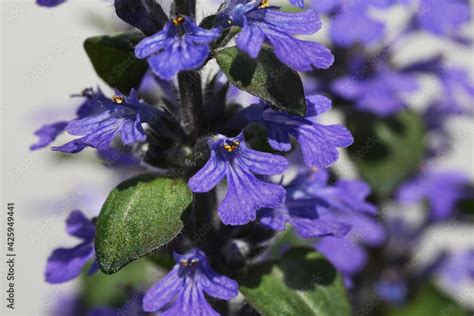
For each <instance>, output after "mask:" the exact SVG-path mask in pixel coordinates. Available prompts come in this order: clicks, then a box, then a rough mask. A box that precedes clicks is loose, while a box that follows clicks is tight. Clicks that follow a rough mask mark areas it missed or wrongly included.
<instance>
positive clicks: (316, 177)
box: [259, 169, 385, 286]
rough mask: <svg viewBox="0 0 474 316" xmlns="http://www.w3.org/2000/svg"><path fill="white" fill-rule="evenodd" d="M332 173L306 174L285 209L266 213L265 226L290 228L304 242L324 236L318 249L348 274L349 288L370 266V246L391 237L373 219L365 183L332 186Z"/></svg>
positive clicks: (263, 216) (342, 182)
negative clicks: (367, 250)
mask: <svg viewBox="0 0 474 316" xmlns="http://www.w3.org/2000/svg"><path fill="white" fill-rule="evenodd" d="M328 177H329V174H328V171H327V170H325V169H322V170H319V171H317V172H312V171H310V172H302V173H300V175H299V176H298V177H297V178H296V179H295V180H294V181H293V182H292V183H290V184H289V185H288V187H287V192H288V193H287V199H286V201H285V204H284V206H281V207H279V208H277V209H275V210H269V209H264V210H262V211H260V213H259V216H260V222H261V223H263V224H266V225H268V226H270V227H272V228H274V229H276V230H283V229H284V228H285V224H286V223H287V222H288V223H290V224H291V225H292V226H293V227H294V228H295V230H296V232H297V233H298V234H299V235H300V236H301V237H303V238H310V237H322V238H321V239H320V240H319V241H318V242H317V243H316V244H315V248H316V249H317V250H318V251H320V252H321V253H323V254H324V255H325V256H326V257H327V258H328V259H329V260H330V261H331V263H332V264H333V265H334V266H335V267H336V268H337V269H338V270H339V271H340V272H341V273H342V274H343V276H344V279H345V282H346V285H347V286H351V284H352V280H351V276H352V275H353V274H355V273H357V272H359V271H360V270H361V269H362V268H363V267H364V265H365V263H366V260H367V253H366V251H365V249H364V247H363V246H364V245H369V246H375V245H379V244H380V243H381V242H382V241H383V240H384V238H385V232H384V230H383V227H382V225H380V224H379V223H377V222H376V220H375V219H374V218H373V216H374V215H375V214H376V212H377V210H376V208H375V207H374V205H372V204H370V203H368V202H366V201H365V199H366V197H367V195H368V194H369V193H370V189H369V187H368V186H367V184H365V183H364V182H362V181H347V180H339V181H338V182H336V183H335V184H334V185H328Z"/></svg>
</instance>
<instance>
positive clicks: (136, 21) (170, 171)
mask: <svg viewBox="0 0 474 316" xmlns="http://www.w3.org/2000/svg"><path fill="white" fill-rule="evenodd" d="M63 2H64V0H63V1H41V0H37V3H38V4H39V5H41V6H46V7H53V6H56V5H59V4H61V3H63ZM289 2H290V4H291V5H293V6H295V7H297V8H298V9H296V8H292V10H286V9H285V8H280V7H278V6H275V5H273V4H272V3H270V2H269V1H268V0H226V1H225V2H224V3H222V4H221V5H220V6H219V8H218V9H217V11H216V12H214V13H213V14H212V15H209V16H205V17H203V19H202V20H201V21H198V20H197V19H196V7H195V2H194V1H189V0H176V1H173V5H172V6H171V10H170V13H169V14H167V13H166V12H165V10H164V9H163V7H162V6H161V5H160V4H159V3H158V2H156V1H154V0H146V1H145V0H144V1H134V0H115V2H114V9H115V12H116V13H117V16H118V17H119V18H120V19H122V20H123V21H125V22H126V23H128V24H129V30H127V32H124V33H122V34H120V35H118V36H105V37H103V38H102V37H101V38H98V39H97V38H94V40H93V41H86V45H85V47H86V51H87V53H88V54H89V57H90V59H91V62H92V63H93V65H94V68H95V69H96V71H97V73H98V75H99V76H100V77H101V78H102V79H104V80H105V81H106V82H107V83H108V84H109V85H111V88H113V91H114V92H113V93H110V94H109V95H110V96H107V94H108V93H105V92H103V91H102V90H100V89H86V90H84V91H83V92H82V93H81V94H80V95H78V96H77V97H79V98H82V99H83V102H82V104H81V105H80V106H79V108H78V109H77V110H76V113H75V116H74V117H73V118H72V119H70V120H61V121H58V122H53V123H51V124H47V125H44V126H43V127H41V128H40V129H38V130H37V131H36V132H35V135H36V136H38V138H39V139H38V141H37V142H36V143H35V144H33V145H32V146H31V150H38V149H41V148H45V147H50V148H51V150H53V151H56V152H62V153H66V154H78V153H80V152H82V151H84V150H86V149H87V150H90V149H94V150H96V151H97V152H98V153H99V155H98V156H99V158H100V159H103V160H113V161H114V162H117V164H116V165H115V166H116V167H120V166H122V165H130V164H133V165H134V166H135V167H136V169H137V170H138V171H140V172H145V173H147V174H148V176H147V177H134V178H133V179H130V180H129V181H127V182H124V183H122V184H120V185H118V186H117V187H116V188H115V189H114V190H113V191H112V192H111V194H110V195H109V197H108V198H107V201H106V202H105V203H104V205H103V206H102V207H101V211H100V214H99V215H98V217H97V219H95V218H94V219H92V220H89V219H87V218H86V217H85V216H84V215H83V214H82V213H81V212H79V211H74V212H72V213H71V214H70V216H69V217H68V219H67V232H68V234H69V235H71V236H74V237H77V238H79V239H81V243H80V244H79V245H78V246H76V247H74V248H71V249H63V248H60V249H57V250H55V251H54V252H53V253H52V255H51V256H50V257H49V259H48V263H47V268H46V273H45V276H46V281H47V282H49V283H61V282H66V281H69V280H71V279H73V278H75V277H77V276H78V275H79V274H80V271H81V269H82V268H83V267H84V266H85V265H86V264H87V263H88V262H92V266H91V267H90V268H89V273H90V274H91V273H94V272H97V271H98V270H99V268H100V270H102V271H103V272H105V273H106V274H115V273H116V272H117V271H118V270H120V269H121V268H122V267H124V266H125V265H127V264H128V263H129V262H131V261H134V260H136V259H138V258H139V257H143V256H148V257H149V258H150V259H151V260H149V261H150V262H154V263H156V265H157V266H158V267H159V269H161V270H165V271H166V275H165V276H164V277H162V278H161V279H160V280H158V281H157V282H156V283H155V284H154V285H153V286H152V287H151V288H149V289H148V290H147V291H146V292H145V291H144V289H143V288H142V287H140V288H138V287H136V286H135V285H134V286H135V288H134V291H135V292H136V293H138V297H139V304H138V305H140V306H139V307H138V309H139V311H140V312H139V313H159V315H177V314H183V315H219V314H221V313H224V314H232V315H237V314H239V315H243V314H245V313H246V312H249V311H250V312H255V311H258V312H260V313H262V314H268V315H274V314H275V313H271V312H268V310H267V309H266V308H268V306H266V304H267V303H266V300H264V299H262V301H263V302H264V303H261V302H260V301H259V299H258V298H257V299H255V297H254V296H252V295H255V292H257V293H258V295H264V294H266V293H267V292H268V293H269V295H270V296H269V297H272V295H275V296H276V297H275V299H278V297H280V296H281V297H282V300H284V304H288V306H289V307H288V308H290V309H291V308H293V307H294V306H293V305H294V302H292V301H291V300H292V299H295V300H297V298H292V296H291V294H292V292H294V291H304V292H308V291H316V292H317V291H320V286H321V287H323V286H328V285H327V284H329V283H331V282H341V286H337V285H335V286H334V287H335V288H341V289H342V284H343V283H344V285H345V287H346V288H347V289H348V290H352V291H354V293H355V291H357V290H361V291H363V292H364V293H365V292H370V291H375V292H377V295H379V297H381V298H383V299H384V300H386V301H388V302H392V303H396V304H402V303H404V302H405V301H406V300H407V298H408V297H409V295H410V294H411V293H409V291H411V290H412V289H410V288H409V285H411V283H413V282H414V281H413V280H421V279H423V280H429V279H432V278H433V277H438V278H441V279H442V280H443V282H444V283H449V284H450V285H451V286H452V285H453V284H455V283H461V282H464V281H465V280H469V279H474V273H473V271H474V269H473V267H472V264H471V263H472V258H473V252H472V249H463V250H462V251H458V252H449V251H445V252H443V256H440V257H439V258H437V259H436V260H434V262H430V263H428V264H427V266H428V267H427V268H426V269H403V268H400V267H399V266H397V264H398V263H402V264H406V265H408V264H409V262H410V259H411V256H410V254H412V253H413V249H414V248H413V247H415V241H419V240H421V238H422V236H423V234H424V232H425V231H426V229H427V228H429V227H431V226H433V224H434V223H440V222H441V223H442V222H443V221H446V220H451V219H453V218H456V216H457V215H458V214H460V213H461V212H462V210H460V206H459V204H460V202H462V201H465V200H469V199H472V198H473V196H474V194H473V190H472V187H470V186H469V183H470V179H469V178H468V177H467V176H465V175H463V174H460V173H456V172H449V171H448V172H431V171H430V172H428V171H427V170H426V168H427V166H429V163H430V160H429V159H433V158H436V157H439V155H440V153H443V152H445V151H446V150H447V147H448V146H446V142H444V143H443V142H441V144H440V142H439V139H437V138H442V140H446V139H448V137H449V132H448V129H447V128H446V125H447V123H446V122H447V121H448V119H450V118H451V117H454V116H457V115H465V116H469V115H472V109H470V108H469V107H467V106H466V100H467V103H469V102H472V100H473V99H474V85H472V84H471V82H470V80H469V76H468V74H467V73H466V72H465V71H464V70H463V69H462V68H459V67H452V66H450V65H449V60H448V58H447V57H446V56H443V55H441V54H440V55H439V56H434V57H430V58H427V59H424V60H416V61H410V62H408V63H406V64H404V65H403V66H400V65H398V64H397V63H396V62H395V57H396V53H397V52H396V50H395V49H396V48H397V47H398V46H399V43H400V42H401V41H402V40H403V39H404V38H406V37H408V36H410V35H411V34H413V33H419V32H427V33H429V34H431V35H433V36H436V37H439V38H443V39H446V40H448V41H449V42H451V43H456V45H461V46H463V45H464V46H465V45H466V44H467V42H469V39H468V38H466V37H465V36H464V35H463V34H462V32H461V28H462V27H463V26H464V25H465V24H466V23H467V22H468V21H470V15H469V10H468V8H469V7H468V4H467V2H465V1H454V2H453V1H448V0H439V1H424V0H421V1H411V0H386V1H380V0H370V1H358V0H356V1H352V0H351V1H349V0H338V1H326V0H324V1H323V0H315V1H313V2H314V3H311V2H309V3H304V1H302V0H290V1H289ZM394 6H399V7H401V8H405V9H408V7H410V6H412V7H416V8H417V10H416V12H415V13H411V14H410V15H409V18H408V23H407V26H406V27H405V28H403V29H402V30H401V32H399V34H398V35H397V36H396V37H395V38H394V39H393V40H391V42H390V44H389V45H382V44H383V42H382V41H383V40H384V39H386V37H387V29H388V28H387V26H386V25H385V23H384V21H382V19H380V18H378V17H377V14H374V12H377V11H383V10H385V9H388V8H392V7H394ZM305 7H306V9H304V8H305ZM308 7H310V8H308ZM321 16H326V17H328V18H329V19H328V20H329V22H328V25H327V28H328V37H329V41H327V43H328V44H327V45H323V44H321V43H320V42H318V41H315V40H314V39H313V36H314V35H317V36H319V35H320V34H317V33H318V31H320V30H321V28H322V27H323V23H322V21H325V19H322V17H321ZM301 35H304V36H305V37H304V38H301ZM101 41H104V42H105V43H106V44H107V45H105V46H110V47H113V49H109V48H107V49H103V50H102V51H100V52H99V54H95V53H94V54H92V53H91V49H92V48H91V44H90V43H97V42H99V43H102V42H101ZM98 46H100V45H98ZM93 49H99V50H100V49H101V48H100V47H95V46H94V47H93ZM111 51H113V53H112V52H111ZM333 53H334V54H333ZM102 54H103V55H102ZM99 55H100V58H98V57H97V56H99ZM121 58H122V59H123V60H121ZM106 59H107V61H110V60H111V61H114V62H115V61H117V63H119V62H120V61H122V62H123V64H126V65H128V67H129V68H128V69H127V71H117V69H118V68H116V67H114V66H116V65H112V67H110V63H109V62H104V60H106ZM333 64H334V65H333ZM117 67H118V66H117ZM328 68H330V69H329V70H327V69H328ZM333 69H334V70H333ZM302 73H304V74H302ZM433 75H434V76H436V80H437V84H439V87H440V89H439V90H440V91H441V92H442V94H441V96H439V97H437V98H435V99H433V100H430V101H429V102H428V103H429V104H428V106H427V107H426V108H425V110H423V111H421V112H420V111H416V110H415V109H414V108H413V107H412V104H411V101H410V99H409V98H410V97H411V96H413V95H414V94H416V93H419V92H420V91H421V90H422V89H423V82H422V81H423V80H421V79H422V78H423V77H424V76H433ZM290 77H291V78H290ZM104 91H105V90H104ZM249 94H250V95H251V97H249ZM333 103H334V107H335V109H334V110H335V111H330V110H331V109H332V107H333ZM328 112H330V113H336V114H338V115H339V117H342V118H343V119H344V121H345V123H344V124H329V123H327V121H328V120H333V119H334V120H335V118H334V116H329V115H328V116H326V115H325V116H324V117H321V116H322V115H323V114H325V113H328ZM345 126H348V127H349V128H346V127H345ZM62 134H68V135H67V136H66V135H62ZM64 136H66V137H69V141H66V142H65V143H61V144H60V145H53V143H55V142H57V141H59V140H57V139H58V138H60V137H64ZM425 136H426V137H425ZM436 140H438V141H436ZM448 143H449V142H448ZM352 145H353V146H352ZM346 148H348V149H347V152H348V153H349V155H347V156H349V158H350V159H351V160H352V162H353V164H354V166H355V168H357V171H358V173H359V175H360V176H361V177H362V178H364V181H362V180H354V179H346V178H341V176H343V175H345V172H344V171H345V170H344V166H342V167H341V168H333V165H334V164H335V163H336V162H337V161H338V160H339V158H340V154H341V151H346ZM112 157H113V158H112ZM117 170H120V168H117ZM170 178H171V179H170ZM163 183H167V184H166V186H165V187H163ZM191 197H192V198H191ZM425 200H426V201H427V202H428V203H427V204H425V206H427V207H428V214H429V215H427V216H425V217H424V218H423V220H422V223H417V224H413V225H411V224H408V223H407V222H406V221H405V219H402V218H401V216H399V215H400V214H396V215H397V216H393V214H389V213H390V212H386V210H385V208H386V207H387V205H388V204H391V206H393V208H395V209H399V208H402V207H404V206H406V205H408V204H415V203H418V204H421V202H423V201H425ZM186 201H189V203H187V202H186ZM379 210H380V211H379ZM160 225H161V226H160ZM96 227H97V228H96ZM144 227H148V228H146V229H145V228H144ZM150 228H151V229H150ZM293 234H294V235H295V236H296V237H295V239H297V240H298V241H296V242H295V241H294V240H292V239H291V238H292V237H288V236H293ZM279 238H282V239H283V240H285V242H286V238H288V239H289V240H290V241H289V242H288V244H284V243H285V242H281V243H280V242H279V241H278V240H279ZM164 245H166V246H165V247H163V246H164ZM300 245H304V249H305V251H309V252H308V253H309V255H307V256H306V257H305V258H303V259H302V260H303V261H304V262H303V263H302V264H301V265H300V263H290V264H288V262H286V261H285V260H287V259H285V254H284V253H285V249H287V248H295V247H297V246H300ZM316 252H317V253H319V254H322V255H323V256H324V262H326V263H327V265H328V266H329V267H331V269H333V270H331V271H332V272H331V273H329V272H327V271H328V270H325V269H323V268H324V267H323V266H319V267H320V268H321V271H326V272H324V273H326V274H328V275H329V276H332V280H330V281H328V282H327V283H325V282H320V280H319V279H318V280H316V281H315V280H314V279H313V278H312V273H314V271H309V270H310V269H308V267H310V266H311V265H312V264H314V262H313V261H318V260H310V259H309V258H310V257H311V256H314V255H316V254H315V253H316ZM319 254H318V256H319ZM173 259H174V262H175V263H174V264H172V263H171V264H170V261H171V260H173ZM291 259H293V260H295V262H296V261H297V260H300V259H301V258H296V256H295V258H291ZM268 265H271V268H269V267H268ZM294 266H298V267H299V266H301V271H294V273H295V274H299V273H303V274H304V273H306V274H304V276H303V277H301V279H306V278H309V279H311V282H312V283H313V284H311V285H310V286H308V285H305V286H303V287H302V289H300V288H299V287H297V286H296V285H295V284H293V283H292V281H291V277H292V275H288V274H287V271H286V270H285V269H289V268H291V267H294ZM375 266H376V268H374V271H373V275H371V276H370V277H369V278H367V282H358V278H359V277H361V276H364V273H365V274H367V270H368V267H369V269H370V268H372V267H375ZM452 270H456V271H455V272H453V271H452ZM255 271H257V272H255ZM317 272H319V271H317ZM120 273H122V272H121V271H119V272H118V273H117V274H119V275H120ZM252 273H259V274H258V277H257V279H258V280H255V278H256V277H255V275H254V274H252ZM321 273H322V272H321ZM336 274H337V275H340V277H337V278H336V277H334V275H336ZM111 277H113V276H111ZM324 277H327V275H325V276H324ZM269 278H271V281H268V279H269ZM249 279H252V282H250V284H249ZM336 279H337V280H336ZM236 280H239V283H240V285H239V283H237V281H236ZM272 282H273V283H272ZM318 282H319V283H320V284H317V285H316V286H315V284H316V283H318ZM342 282H343V283H342ZM254 283H255V284H254ZM268 283H272V284H271V285H268ZM359 283H360V284H359ZM239 286H240V289H239ZM132 287H133V286H132ZM260 287H262V288H263V290H262V288H260ZM275 289H276V290H275ZM333 290H334V289H333V288H331V289H330V291H333ZM134 291H130V292H129V293H127V295H128V296H129V301H127V300H122V301H120V304H118V303H117V304H115V305H114V306H108V307H105V306H104V307H103V308H102V307H101V308H99V309H94V310H92V311H91V312H90V314H91V315H92V314H94V313H97V314H98V315H102V314H107V315H108V314H110V315H115V314H120V312H119V311H117V310H116V308H118V309H123V308H126V306H127V305H133V306H134V308H135V307H137V306H136V305H137V304H135V303H133V304H132V303H130V304H128V303H127V302H131V301H134V302H135V301H136V300H132V298H131V296H133V295H132V293H135V292H134ZM239 291H240V292H239ZM273 291H274V292H273ZM279 291H281V292H279ZM323 291H325V290H324V289H323ZM239 293H240V294H241V295H239ZM328 293H329V292H328ZM331 293H332V292H331ZM303 295H305V294H303ZM325 295H326V294H325ZM242 296H243V298H242ZM313 296H314V297H319V296H320V295H319V294H318V293H316V294H315V295H313V294H311V295H309V296H308V297H306V296H305V299H304V300H310V299H311V300H312V299H313V298H312V297H313ZM361 296H363V295H354V296H353V298H354V306H355V308H358V307H360V305H362V304H363V303H364V300H362V301H361V302H359V301H358V300H359V299H360V297H361ZM342 297H345V294H344V293H343V294H342ZM135 298H136V297H135ZM211 298H212V299H211ZM213 299H217V301H214V300H213ZM243 299H245V304H241V300H243ZM272 299H273V298H272ZM286 300H288V301H286ZM222 301H224V302H222ZM229 301H232V302H231V303H228V302H229ZM298 302H299V298H298ZM303 303H304V304H309V306H308V307H307V308H308V310H313V309H315V310H319V308H323V307H322V306H323V305H324V304H326V303H324V304H323V303H320V302H310V303H308V302H302V303H301V304H303ZM328 304H329V305H331V304H334V303H333V302H329V303H328ZM344 304H347V305H349V303H348V302H342V303H341V306H342V305H344ZM118 306H120V307H118ZM331 306H332V305H331ZM333 307H334V306H333ZM81 308H82V307H81ZM302 308H303V307H302ZM305 308H306V307H305ZM296 310H297V311H300V310H299V309H296ZM301 310H305V309H304V308H303V309H301ZM292 311H294V310H291V311H290V312H288V313H289V314H291V313H292ZM305 311H306V310H305ZM122 312H123V311H122ZM101 313H102V314H101ZM295 313H297V312H295ZM348 313H349V312H348ZM343 314H344V313H343ZM341 315H342V314H341Z"/></svg>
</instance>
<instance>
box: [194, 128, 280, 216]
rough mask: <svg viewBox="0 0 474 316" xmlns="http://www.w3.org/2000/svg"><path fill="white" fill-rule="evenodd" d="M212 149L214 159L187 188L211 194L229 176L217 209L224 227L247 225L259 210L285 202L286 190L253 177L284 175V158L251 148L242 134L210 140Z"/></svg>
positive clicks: (212, 158)
mask: <svg viewBox="0 0 474 316" xmlns="http://www.w3.org/2000/svg"><path fill="white" fill-rule="evenodd" d="M209 147H210V149H211V157H210V158H209V160H208V162H207V163H206V165H205V166H204V167H203V168H202V169H201V170H199V171H198V172H197V173H196V174H195V175H194V176H193V177H192V178H191V179H190V180H189V182H188V186H189V187H190V188H191V190H192V191H193V192H208V191H210V190H211V189H212V188H214V187H215V186H216V185H217V184H219V182H221V180H222V179H223V178H224V177H226V179H227V194H226V196H225V198H224V200H223V201H222V202H221V204H220V205H219V208H218V213H219V216H220V218H221V220H222V222H223V223H224V224H226V225H244V224H246V223H248V222H250V221H254V220H255V218H256V211H257V210H258V209H260V208H263V207H269V208H273V207H278V206H279V205H280V204H281V203H283V201H284V200H285V189H284V188H283V187H282V186H280V185H277V184H273V183H268V182H266V181H263V180H261V179H259V178H257V177H256V176H255V175H254V174H259V175H275V174H280V173H282V172H283V171H284V170H285V169H286V167H287V165H288V161H287V160H286V159H285V158H284V157H282V156H279V155H273V154H269V153H264V152H259V151H255V150H253V149H250V148H248V147H247V145H246V144H245V142H244V138H243V135H242V134H240V135H239V136H237V137H235V138H227V137H225V136H223V135H218V136H216V137H214V138H213V139H211V140H209Z"/></svg>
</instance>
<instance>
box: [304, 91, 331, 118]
mask: <svg viewBox="0 0 474 316" xmlns="http://www.w3.org/2000/svg"><path fill="white" fill-rule="evenodd" d="M331 107H332V102H331V99H329V98H328V97H325V96H323V95H318V94H315V95H310V96H307V97H306V115H305V116H306V117H311V116H318V115H321V114H323V113H326V112H327V111H329V110H330V109H331Z"/></svg>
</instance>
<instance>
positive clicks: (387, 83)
mask: <svg viewBox="0 0 474 316" xmlns="http://www.w3.org/2000/svg"><path fill="white" fill-rule="evenodd" d="M331 88H332V90H333V91H334V92H335V93H336V94H338V95H339V96H341V97H343V98H345V99H349V100H353V101H354V102H355V105H356V107H357V108H358V109H360V110H365V111H369V112H372V113H374V114H376V115H380V116H387V115H391V114H393V113H396V112H398V111H400V110H402V109H403V108H404V107H405V102H404V101H403V99H402V97H403V96H404V95H405V94H406V93H409V92H413V91H415V90H416V89H417V88H418V83H417V81H416V79H415V78H414V77H413V76H412V75H411V74H405V73H396V72H394V71H392V70H389V69H383V70H381V71H378V72H377V73H375V74H373V75H370V76H368V77H367V78H363V79H359V78H358V77H356V76H354V77H352V76H347V77H343V78H340V79H338V80H336V81H335V82H333V84H332V87H331Z"/></svg>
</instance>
